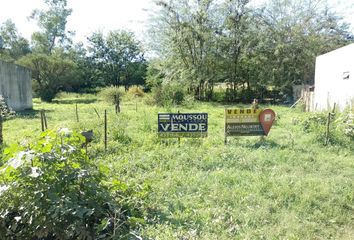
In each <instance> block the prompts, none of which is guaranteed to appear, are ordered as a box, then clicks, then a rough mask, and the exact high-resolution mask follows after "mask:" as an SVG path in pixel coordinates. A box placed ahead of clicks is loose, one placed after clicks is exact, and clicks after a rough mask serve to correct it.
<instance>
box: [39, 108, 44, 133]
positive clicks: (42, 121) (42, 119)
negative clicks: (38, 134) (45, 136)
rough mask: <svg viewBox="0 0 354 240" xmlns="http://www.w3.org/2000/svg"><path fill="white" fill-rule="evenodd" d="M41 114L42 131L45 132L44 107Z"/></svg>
mask: <svg viewBox="0 0 354 240" xmlns="http://www.w3.org/2000/svg"><path fill="white" fill-rule="evenodd" d="M39 113H40V115H41V128H42V132H44V118H43V109H42V110H40V112H39Z"/></svg>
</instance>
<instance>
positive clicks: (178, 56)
mask: <svg viewBox="0 0 354 240" xmlns="http://www.w3.org/2000/svg"><path fill="white" fill-rule="evenodd" d="M157 5H158V6H160V11H159V12H158V14H157V15H156V16H155V19H154V23H153V25H152V28H151V30H150V32H151V36H152V38H153V39H152V41H154V42H156V43H158V45H157V48H156V49H155V50H156V52H157V54H158V55H160V56H163V59H164V68H163V69H164V70H163V71H164V73H163V75H164V76H165V77H166V80H169V81H178V82H180V84H183V85H188V86H189V89H190V90H191V92H193V93H194V95H195V97H196V98H198V99H210V98H211V96H212V92H213V86H214V82H215V81H216V80H217V74H216V70H217V66H218V58H217V52H218V51H219V50H218V44H217V43H216V42H215V38H214V32H215V31H217V28H216V26H215V21H214V19H213V17H214V15H213V13H214V12H215V11H216V7H217V6H216V5H215V4H214V1H212V0H206V1H198V0H183V1H163V0H161V1H157Z"/></svg>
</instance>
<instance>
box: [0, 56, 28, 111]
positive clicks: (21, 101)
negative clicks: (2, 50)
mask: <svg viewBox="0 0 354 240" xmlns="http://www.w3.org/2000/svg"><path fill="white" fill-rule="evenodd" d="M0 95H2V96H3V97H4V99H5V101H6V103H7V105H8V106H9V107H11V108H12V109H13V110H15V111H18V110H25V109H31V108H32V106H33V104H32V82H31V70H29V69H28V68H25V67H21V66H18V65H16V64H12V63H8V62H4V61H1V60H0Z"/></svg>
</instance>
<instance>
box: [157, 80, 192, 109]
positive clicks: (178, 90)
mask: <svg viewBox="0 0 354 240" xmlns="http://www.w3.org/2000/svg"><path fill="white" fill-rule="evenodd" d="M186 95H187V91H186V89H185V88H184V87H183V86H181V85H179V84H176V83H167V84H162V85H161V86H158V87H154V88H153V89H152V96H153V103H154V104H156V105H159V106H170V105H181V104H182V103H183V101H184V100H185V97H186Z"/></svg>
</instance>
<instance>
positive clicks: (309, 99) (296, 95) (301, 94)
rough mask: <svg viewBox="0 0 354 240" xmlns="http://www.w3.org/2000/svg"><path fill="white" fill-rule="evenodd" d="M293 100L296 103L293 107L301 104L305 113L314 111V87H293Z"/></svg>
mask: <svg viewBox="0 0 354 240" xmlns="http://www.w3.org/2000/svg"><path fill="white" fill-rule="evenodd" d="M293 99H294V100H295V101H296V102H295V104H294V105H293V106H295V105H296V104H298V103H299V102H301V103H302V104H303V108H304V109H303V110H304V111H305V112H312V111H314V86H313V85H295V86H293Z"/></svg>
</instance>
